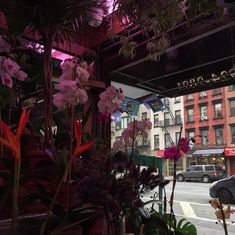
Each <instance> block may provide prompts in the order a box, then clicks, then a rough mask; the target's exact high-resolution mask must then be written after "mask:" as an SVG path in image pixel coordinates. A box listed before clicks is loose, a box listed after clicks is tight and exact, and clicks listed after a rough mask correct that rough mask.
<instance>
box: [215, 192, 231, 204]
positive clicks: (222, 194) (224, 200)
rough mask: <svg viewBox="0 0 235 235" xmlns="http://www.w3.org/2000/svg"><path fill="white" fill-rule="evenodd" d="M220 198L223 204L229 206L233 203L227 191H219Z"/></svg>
mask: <svg viewBox="0 0 235 235" xmlns="http://www.w3.org/2000/svg"><path fill="white" fill-rule="evenodd" d="M218 196H219V198H220V200H221V202H222V203H225V204H228V203H231V202H232V195H231V193H230V192H229V191H228V190H226V189H220V190H219V191H218Z"/></svg>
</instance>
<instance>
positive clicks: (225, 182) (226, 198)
mask: <svg viewBox="0 0 235 235" xmlns="http://www.w3.org/2000/svg"><path fill="white" fill-rule="evenodd" d="M210 196H211V197H213V198H216V197H217V198H218V197H220V199H221V201H222V202H223V203H231V202H232V201H233V200H235V175H232V176H230V177H228V178H225V179H221V180H218V181H215V182H213V183H212V184H211V187H210Z"/></svg>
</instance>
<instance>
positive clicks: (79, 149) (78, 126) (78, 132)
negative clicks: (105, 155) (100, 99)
mask: <svg viewBox="0 0 235 235" xmlns="http://www.w3.org/2000/svg"><path fill="white" fill-rule="evenodd" d="M74 134H75V139H76V147H75V149H74V151H73V154H72V157H71V158H70V159H69V162H68V164H67V166H66V168H65V171H64V174H63V176H62V178H61V181H60V183H59V184H58V186H57V189H56V192H55V194H54V197H53V199H52V201H51V204H50V206H49V208H48V211H47V214H46V218H45V221H44V222H43V224H42V226H41V229H40V235H44V234H45V231H46V226H47V223H48V219H49V216H50V211H51V210H52V208H53V207H54V205H55V202H56V198H57V195H58V193H59V191H60V189H61V186H62V184H63V182H64V181H65V179H66V177H67V174H68V172H69V170H70V168H71V166H72V163H73V160H74V159H75V158H76V157H79V156H80V155H81V154H82V153H83V152H85V151H87V150H88V149H90V148H91V147H92V146H93V145H95V143H96V141H90V142H88V143H86V144H84V145H81V140H82V123H81V121H80V120H75V121H74Z"/></svg>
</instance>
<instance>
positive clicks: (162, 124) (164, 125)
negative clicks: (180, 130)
mask: <svg viewBox="0 0 235 235" xmlns="http://www.w3.org/2000/svg"><path fill="white" fill-rule="evenodd" d="M165 107H166V108H165V110H164V111H167V112H168V113H169V115H170V119H164V120H163V121H158V122H157V124H156V126H157V127H159V128H161V130H162V131H163V132H164V134H166V136H167V138H168V140H169V142H170V145H171V146H173V145H176V143H175V142H174V141H173V139H172V138H171V135H170V133H169V131H168V128H171V127H174V126H182V125H183V123H182V119H181V117H175V116H174V115H173V113H172V112H171V110H170V108H169V105H165ZM165 147H170V146H165Z"/></svg>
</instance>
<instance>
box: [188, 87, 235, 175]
mask: <svg viewBox="0 0 235 235" xmlns="http://www.w3.org/2000/svg"><path fill="white" fill-rule="evenodd" d="M234 88H235V86H233V85H232V86H229V87H223V88H216V89H213V90H208V91H202V92H199V93H194V94H190V95H187V96H184V106H185V112H184V117H185V118H184V120H185V123H184V127H185V133H186V136H187V137H189V138H192V137H194V138H195V140H196V143H195V147H194V149H192V150H191V152H190V153H189V154H188V158H187V159H188V161H187V164H188V165H192V164H217V165H221V166H222V167H224V169H226V171H227V173H228V175H230V174H232V173H234V172H235V156H234V155H232V156H231V154H232V153H228V152H229V151H230V152H231V151H232V150H233V146H235V89H234ZM224 150H227V152H226V151H224ZM226 154H227V155H230V156H226Z"/></svg>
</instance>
